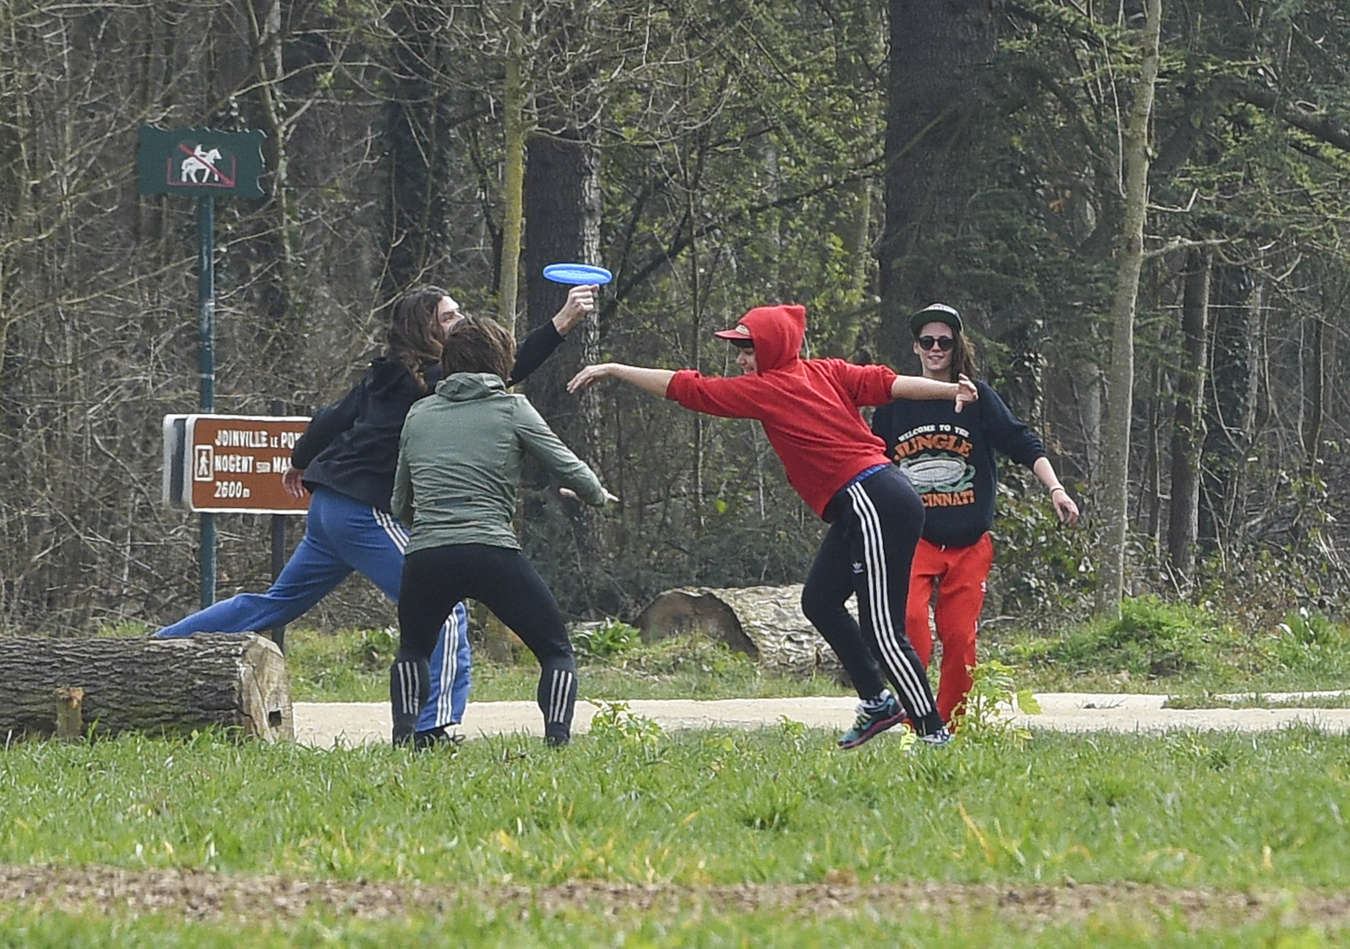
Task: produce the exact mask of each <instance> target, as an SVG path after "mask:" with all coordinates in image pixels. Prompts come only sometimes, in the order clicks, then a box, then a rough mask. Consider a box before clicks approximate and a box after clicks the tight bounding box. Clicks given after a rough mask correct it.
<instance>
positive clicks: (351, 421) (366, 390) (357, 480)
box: [155, 285, 597, 747]
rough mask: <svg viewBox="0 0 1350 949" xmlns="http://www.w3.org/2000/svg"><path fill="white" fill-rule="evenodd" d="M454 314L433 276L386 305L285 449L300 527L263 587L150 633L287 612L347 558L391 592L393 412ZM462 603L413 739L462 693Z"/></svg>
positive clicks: (425, 735) (439, 345) (441, 734)
mask: <svg viewBox="0 0 1350 949" xmlns="http://www.w3.org/2000/svg"><path fill="white" fill-rule="evenodd" d="M596 289H597V288H596V287H595V286H593V285H590V286H577V287H573V288H572V290H571V292H570V293H569V294H568V295H567V302H566V303H564V304H563V306H562V309H560V310H559V311H558V312H557V313H556V314H555V315H554V317H553V319H552V320H551V321H550V322H548V323H544V324H543V325H542V326H540V327H539V328H538V329H536V330H534V331H532V332H531V333H530V334H529V335H528V336H527V337H526V338H525V339H524V340H523V341H522V342H521V344H520V347H519V349H518V351H517V352H516V360H515V365H514V367H513V368H512V370H511V375H510V378H509V379H508V380H507V383H506V384H507V385H513V384H515V383H516V382H519V381H520V380H522V379H524V378H525V377H526V376H528V375H529V374H530V373H531V372H533V371H534V370H535V369H537V368H538V367H539V365H540V364H541V363H543V361H544V360H545V359H547V358H548V357H549V356H550V355H551V354H552V353H553V351H554V350H555V349H557V348H558V345H559V344H560V343H561V342H562V337H563V335H564V334H566V333H567V332H568V330H570V329H571V328H572V327H574V326H575V325H576V324H577V323H578V322H580V320H581V319H582V318H583V317H584V316H585V315H586V314H587V313H589V312H591V311H592V310H593V309H594V308H595V291H596ZM464 318H465V314H464V313H463V312H462V311H461V309H460V306H459V304H458V303H457V302H456V301H455V299H454V298H453V297H452V296H450V294H449V293H447V292H446V291H445V290H442V289H440V288H439V287H423V288H420V289H417V290H413V291H411V292H409V293H408V294H406V295H405V296H404V297H402V298H401V299H400V300H399V301H398V302H397V303H396V304H395V306H394V307H393V310H392V313H391V319H390V322H389V328H388V333H387V343H386V346H385V351H384V354H383V355H381V356H378V357H376V358H375V359H374V360H373V361H372V362H371V364H370V367H369V368H368V369H367V370H366V372H365V374H364V375H363V376H362V377H361V380H360V381H359V382H357V383H356V385H354V386H352V388H351V389H350V390H348V392H347V394H346V395H344V396H343V397H342V398H341V399H340V400H338V401H337V402H335V403H333V404H332V405H330V406H328V407H327V408H324V409H321V410H320V411H319V412H317V413H316V414H315V416H314V418H313V419H312V420H311V421H310V423H309V425H308V426H307V427H306V428H305V432H304V434H303V435H302V436H301V437H300V439H299V440H298V441H297V442H296V445H295V448H294V449H293V450H292V452H291V467H290V469H288V470H287V471H286V472H285V474H284V475H282V482H283V484H284V485H285V487H286V490H287V491H288V492H290V494H291V495H292V496H293V497H297V498H299V497H302V496H303V495H304V492H305V491H309V492H310V493H311V495H312V497H311V498H310V502H309V512H308V517H307V518H306V519H305V536H304V537H303V538H301V540H300V544H299V545H298V546H297V547H296V549H295V552H294V553H293V554H291V558H290V560H288V561H287V562H286V566H285V567H284V568H282V571H281V574H280V576H278V577H277V579H276V581H275V582H274V583H273V584H272V586H271V587H270V588H269V589H268V590H267V591H266V592H265V593H240V594H238V595H237V596H232V597H230V598H229V599H225V600H221V601H220V602H219V603H215V604H213V605H211V606H209V607H207V608H206V609H204V610H199V611H198V612H196V613H193V614H192V615H190V616H187V617H185V618H183V619H181V620H179V621H178V622H176V623H174V624H172V625H170V626H166V627H164V628H163V629H161V630H159V631H158V632H157V633H155V636H156V637H160V638H166V637H180V636H191V635H192V634H193V633H206V632H221V633H239V632H247V631H250V630H263V629H270V628H272V627H273V626H280V625H283V624H285V623H289V622H290V621H291V620H293V619H295V618H296V617H298V616H300V615H302V614H303V613H305V612H306V611H307V610H308V609H309V608H310V607H312V606H313V605H314V604H315V603H317V602H319V600H321V599H322V598H323V597H324V596H326V595H327V594H328V593H329V591H331V590H332V589H333V588H334V587H336V586H337V585H338V584H339V583H340V582H341V581H342V580H343V578H345V577H346V576H347V575H348V574H349V573H351V572H352V571H353V570H356V571H358V572H360V573H362V574H364V575H365V576H366V577H367V578H369V579H370V580H371V582H373V583H374V584H375V585H376V586H377V587H379V588H380V590H381V591H382V592H383V593H384V595H385V596H387V597H389V599H391V600H393V601H394V602H395V603H397V602H398V598H399V583H400V579H401V577H402V574H403V552H404V549H405V548H406V547H407V546H408V530H407V528H405V527H404V526H403V525H402V524H401V523H399V520H398V518H396V517H395V516H394V515H393V514H392V513H391V510H390V503H391V495H392V494H393V488H394V467H395V464H396V462H397V461H398V446H399V436H400V434H401V433H402V431H403V420H404V417H405V416H406V415H407V414H408V410H409V409H410V408H411V407H412V404H413V403H414V402H416V401H417V400H419V399H421V398H423V397H425V396H427V395H428V394H430V393H431V392H432V391H433V390H434V389H435V387H436V383H437V382H439V381H440V378H441V364H440V360H441V351H442V349H443V344H444V340H445V337H446V333H447V332H449V330H450V328H451V327H453V326H455V325H456V324H457V323H459V322H460V321H462V320H463V319H464ZM469 664H470V663H469V641H468V612H467V611H466V610H465V608H464V604H462V603H458V604H456V605H455V607H454V609H453V610H451V611H450V616H449V619H448V620H447V621H446V623H445V625H444V626H443V627H442V629H441V634H440V638H439V639H438V640H437V642H436V646H435V650H434V652H433V653H432V656H431V669H430V682H429V686H428V690H427V695H426V702H425V704H424V705H423V706H422V712H421V715H420V717H419V719H418V722H417V734H416V742H415V743H416V744H417V745H418V747H428V746H431V745H435V744H440V743H454V741H455V740H456V738H455V736H453V735H452V734H451V733H450V732H449V731H448V730H447V729H448V727H449V726H452V725H455V724H458V723H459V722H460V720H461V716H462V715H463V714H464V706H465V704H466V703H467V701H468V694H469V680H470V675H469Z"/></svg>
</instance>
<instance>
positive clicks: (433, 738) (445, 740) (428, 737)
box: [413, 726, 464, 754]
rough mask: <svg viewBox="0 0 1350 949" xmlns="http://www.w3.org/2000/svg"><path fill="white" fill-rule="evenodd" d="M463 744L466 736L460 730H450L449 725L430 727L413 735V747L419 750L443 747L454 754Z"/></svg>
mask: <svg viewBox="0 0 1350 949" xmlns="http://www.w3.org/2000/svg"><path fill="white" fill-rule="evenodd" d="M462 744H464V736H463V735H461V734H460V733H459V732H452V731H450V728H449V726H442V727H440V728H429V729H427V730H426V731H421V732H418V733H417V734H416V735H414V736H413V747H414V748H415V749H417V750H418V751H428V750H430V749H432V748H442V749H445V750H447V751H449V752H450V753H451V754H454V753H455V752H457V751H459V746H460V745H462Z"/></svg>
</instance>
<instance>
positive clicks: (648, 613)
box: [635, 583, 842, 676]
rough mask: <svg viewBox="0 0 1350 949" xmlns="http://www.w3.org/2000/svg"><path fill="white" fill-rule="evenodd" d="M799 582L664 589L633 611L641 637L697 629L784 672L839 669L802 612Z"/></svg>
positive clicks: (832, 672) (647, 638)
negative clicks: (637, 610)
mask: <svg viewBox="0 0 1350 949" xmlns="http://www.w3.org/2000/svg"><path fill="white" fill-rule="evenodd" d="M801 601H802V585H801V584H800V583H798V584H793V585H790V586H782V587H768V586H759V587H739V588H721V587H691V588H688V589H681V590H666V591H665V592H664V593H660V594H658V595H657V596H656V598H655V599H653V600H652V601H651V603H649V604H647V607H646V608H645V609H644V610H643V611H642V612H641V613H640V614H638V617H637V620H636V621H635V625H636V626H637V627H638V629H640V630H641V631H642V641H643V642H654V641H656V640H659V639H666V638H667V637H670V636H679V635H688V634H691V633H694V634H701V635H704V636H707V637H709V638H710V639H713V640H716V641H717V642H720V643H724V644H726V645H727V646H729V647H730V648H731V649H733V650H735V651H736V652H741V653H744V654H746V655H747V656H750V657H751V658H752V659H755V660H757V661H758V663H759V664H760V665H761V666H763V667H764V668H766V669H773V670H775V671H778V672H784V673H787V674H789V675H805V676H811V675H817V674H828V675H833V676H838V675H841V674H842V667H841V666H840V665H839V659H838V657H837V656H835V654H834V651H833V650H831V649H830V647H829V644H828V643H826V642H825V640H824V639H823V638H821V635H820V633H818V632H817V631H816V628H815V627H814V626H812V625H811V623H810V622H809V621H808V620H807V618H806V617H805V616H803V615H802V608H801Z"/></svg>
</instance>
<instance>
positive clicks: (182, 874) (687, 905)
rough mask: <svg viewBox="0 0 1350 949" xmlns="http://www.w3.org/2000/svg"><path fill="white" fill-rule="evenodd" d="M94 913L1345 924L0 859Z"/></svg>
mask: <svg viewBox="0 0 1350 949" xmlns="http://www.w3.org/2000/svg"><path fill="white" fill-rule="evenodd" d="M4 904H11V905H14V906H21V907H23V908H24V909H59V910H64V911H66V912H70V913H88V912H97V913H102V914H108V915H113V916H118V917H125V916H139V915H143V914H150V913H162V914H167V915H172V916H181V917H183V918H186V919H203V920H222V919H224V920H230V919H287V918H295V917H300V916H303V915H305V914H307V913H309V912H312V911H320V912H324V911H326V912H330V913H334V914H337V915H343V916H351V917H355V918H361V919H374V920H378V919H387V918H391V917H399V916H404V915H408V914H410V913H430V914H433V915H441V914H450V913H453V912H454V911H455V909H456V908H457V907H461V906H464V905H488V906H493V907H496V908H498V909H503V908H507V907H511V906H519V907H520V908H521V909H522V910H534V911H537V912H542V913H546V914H553V913H558V912H562V911H566V910H573V911H575V910H577V909H582V908H587V909H590V910H592V911H599V912H602V913H606V914H627V913H630V912H632V913H641V914H653V913H655V914H663V913H672V912H676V911H678V910H681V909H694V910H701V911H706V912H709V913H713V914H721V913H727V912H730V913H745V912H754V911H761V910H762V911H772V912H776V913H791V914H793V915H800V916H804V917H805V916H808V915H809V916H811V917H819V916H821V915H822V914H827V915H831V916H835V915H850V914H855V913H859V912H866V913H869V914H872V913H881V914H885V913H894V912H896V911H905V910H914V911H919V912H923V913H926V914H931V915H937V916H940V917H947V916H952V917H955V916H957V914H968V913H969V912H971V911H981V910H982V911H988V912H997V913H998V914H999V915H1000V916H1003V917H1017V918H1020V919H1021V920H1022V921H1023V922H1026V923H1036V922H1041V923H1052V924H1053V923H1071V922H1076V921H1080V920H1084V919H1086V918H1088V917H1092V916H1100V915H1106V916H1112V915H1115V916H1125V917H1129V918H1135V919H1147V918H1150V917H1154V916H1156V915H1157V914H1165V915H1167V916H1168V917H1172V916H1175V915H1181V916H1183V917H1184V918H1186V919H1187V920H1188V921H1189V922H1191V923H1192V924H1195V925H1205V924H1211V925H1212V924H1215V923H1222V924H1223V925H1225V926H1237V925H1242V924H1245V923H1251V922H1256V921H1259V920H1262V919H1266V918H1268V917H1270V916H1272V914H1275V915H1278V916H1279V918H1280V919H1281V920H1282V921H1284V922H1286V923H1288V924H1338V925H1344V924H1346V923H1350V890H1335V891H1328V890H1315V891H1299V892H1298V893H1297V894H1291V893H1290V892H1288V891H1282V890H1270V891H1250V892H1248V891H1234V890H1214V889H1204V888H1181V887H1165V886H1152V885H1144V884H1136V883H1115V884H1069V883H1066V884H1057V885H1042V884H951V883H932V882H913V883H888V884H867V885H865V886H863V885H859V884H858V883H856V882H853V881H851V880H845V879H840V880H838V881H837V882H825V883H810V884H774V883H758V884H751V883H738V884H725V885H716V884H710V885H700V886H688V885H680V884H654V885H634V884H624V883H605V882H599V881H581V882H574V883H565V884H559V885H553V886H521V885H514V884H511V885H503V886H479V887H463V886H453V885H424V884H417V883H397V882H367V881H331V880H295V879H285V878H281V877H273V876H233V875H226V874H219V873H208V872H203V871H193V870H125V869H119V868H114V867H73V868H71V867H50V866H16V865H0V906H3V905H4Z"/></svg>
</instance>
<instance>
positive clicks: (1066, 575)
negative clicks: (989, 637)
mask: <svg viewBox="0 0 1350 949" xmlns="http://www.w3.org/2000/svg"><path fill="white" fill-rule="evenodd" d="M1029 480H1030V479H1028V478H1026V477H1024V476H1022V475H1020V474H1018V473H1016V472H1008V471H1005V472H1003V473H1002V476H1001V480H1000V482H999V486H998V497H997V500H996V502H995V514H996V517H995V523H994V528H993V531H992V535H993V538H994V552H995V560H994V571H993V573H992V574H991V578H990V588H991V591H992V592H993V593H994V594H995V595H996V596H997V599H998V606H999V612H1000V613H1003V614H1012V615H1015V616H1018V617H1029V618H1039V622H1040V623H1049V622H1053V621H1055V620H1057V619H1058V618H1060V617H1063V616H1066V615H1083V614H1084V613H1086V612H1087V610H1088V604H1089V602H1090V600H1091V596H1092V591H1093V587H1094V583H1095V570H1094V561H1093V558H1092V553H1091V551H1092V544H1093V537H1092V535H1091V534H1090V533H1089V532H1088V531H1085V530H1081V529H1071V528H1066V527H1065V526H1064V525H1063V524H1061V523H1060V522H1059V519H1058V518H1057V517H1056V516H1055V512H1054V507H1053V506H1052V505H1051V504H1050V503H1049V502H1048V501H1047V500H1046V497H1045V493H1044V490H1043V489H1041V490H1038V488H1039V485H1037V486H1036V487H1034V488H1029V487H1027V483H1028V481H1029Z"/></svg>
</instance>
